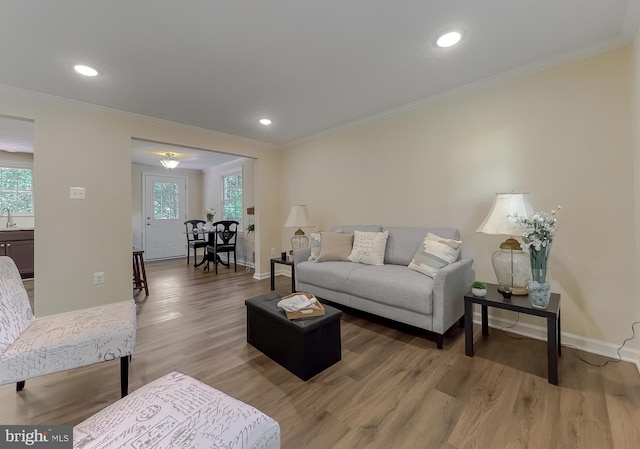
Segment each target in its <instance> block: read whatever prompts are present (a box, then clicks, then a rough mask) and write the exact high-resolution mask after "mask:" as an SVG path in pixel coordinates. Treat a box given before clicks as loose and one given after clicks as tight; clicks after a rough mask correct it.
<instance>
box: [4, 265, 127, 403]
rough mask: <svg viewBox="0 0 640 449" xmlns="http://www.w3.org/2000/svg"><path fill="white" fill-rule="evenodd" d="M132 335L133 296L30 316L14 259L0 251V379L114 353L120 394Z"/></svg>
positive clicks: (18, 378) (19, 380) (21, 378)
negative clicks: (61, 311)
mask: <svg viewBox="0 0 640 449" xmlns="http://www.w3.org/2000/svg"><path fill="white" fill-rule="evenodd" d="M135 340H136V306H135V303H134V301H133V300H129V301H122V302H117V303H113V304H107V305H103V306H96V307H90V308H86V309H82V310H77V311H73V312H66V313H60V314H57V315H50V316H45V317H42V318H34V317H33V312H32V310H31V305H30V304H29V297H28V295H27V292H26V290H25V288H24V284H23V283H22V279H21V278H20V273H19V272H18V269H17V268H16V265H15V263H14V262H13V260H12V259H11V258H9V257H5V256H2V257H0V385H5V384H9V383H14V382H15V383H16V384H17V388H16V389H17V391H20V390H22V389H23V388H24V385H25V381H26V380H27V379H31V378H34V377H38V376H43V375H45V374H51V373H55V372H58V371H64V370H68V369H73V368H79V367H81V366H86V365H91V364H94V363H99V362H104V361H107V360H114V359H116V358H120V383H121V394H122V396H123V397H124V396H126V395H127V392H128V385H129V358H130V356H131V354H132V353H133V347H134V345H135Z"/></svg>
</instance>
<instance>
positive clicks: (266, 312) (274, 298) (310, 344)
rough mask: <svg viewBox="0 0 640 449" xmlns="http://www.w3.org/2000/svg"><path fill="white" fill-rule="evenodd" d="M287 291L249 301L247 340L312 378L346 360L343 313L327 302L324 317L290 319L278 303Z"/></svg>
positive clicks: (284, 364)
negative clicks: (343, 358)
mask: <svg viewBox="0 0 640 449" xmlns="http://www.w3.org/2000/svg"><path fill="white" fill-rule="evenodd" d="M287 294H288V293H284V294H283V293H279V292H270V293H266V294H264V295H260V296H256V297H255V298H250V299H247V300H246V301H245V305H246V306H247V342H248V343H249V344H251V345H253V346H254V347H255V348H256V349H258V350H260V351H262V352H263V353H264V354H265V355H267V356H269V357H270V358H271V359H272V360H274V361H275V362H277V363H279V364H280V365H282V366H284V367H285V368H286V369H288V370H289V371H291V372H292V373H293V374H295V375H296V376H298V377H299V378H300V379H302V380H308V379H311V378H312V377H313V376H315V375H316V374H318V373H320V372H321V371H323V370H325V369H327V368H328V367H330V366H331V365H333V364H334V363H336V362H339V361H340V360H341V359H342V349H341V346H340V317H341V316H342V312H341V311H340V310H338V309H336V308H334V307H331V306H329V305H326V304H323V307H324V309H325V314H324V315H323V316H318V317H310V318H302V319H299V320H289V319H288V318H287V316H286V315H285V313H284V310H282V309H281V308H279V307H278V306H277V305H276V304H277V303H278V301H280V300H281V299H282V297H283V296H286V295H287Z"/></svg>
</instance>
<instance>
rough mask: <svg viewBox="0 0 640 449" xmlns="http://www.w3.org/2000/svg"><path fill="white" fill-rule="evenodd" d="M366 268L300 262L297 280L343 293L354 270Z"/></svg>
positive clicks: (341, 264)
mask: <svg viewBox="0 0 640 449" xmlns="http://www.w3.org/2000/svg"><path fill="white" fill-rule="evenodd" d="M366 267H367V265H363V264H360V263H353V262H322V263H315V262H300V263H299V264H298V265H296V279H297V280H298V281H300V282H304V283H305V284H312V285H317V286H319V287H326V288H329V289H331V290H335V291H342V292H343V291H345V290H346V288H347V282H348V279H349V275H350V274H351V273H352V272H353V271H354V270H360V269H363V268H366ZM403 268H406V267H403ZM407 271H410V270H408V269H407ZM422 277H425V276H422Z"/></svg>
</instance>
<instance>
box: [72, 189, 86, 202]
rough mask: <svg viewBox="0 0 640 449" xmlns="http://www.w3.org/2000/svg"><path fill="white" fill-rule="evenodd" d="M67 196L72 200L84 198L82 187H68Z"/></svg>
mask: <svg viewBox="0 0 640 449" xmlns="http://www.w3.org/2000/svg"><path fill="white" fill-rule="evenodd" d="M69 198H71V199H72V200H83V199H84V198H85V189H84V187H70V188H69Z"/></svg>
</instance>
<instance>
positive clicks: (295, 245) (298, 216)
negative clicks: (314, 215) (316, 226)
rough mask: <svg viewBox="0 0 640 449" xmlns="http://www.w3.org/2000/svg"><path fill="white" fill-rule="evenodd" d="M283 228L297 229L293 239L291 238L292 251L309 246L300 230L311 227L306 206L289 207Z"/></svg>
mask: <svg viewBox="0 0 640 449" xmlns="http://www.w3.org/2000/svg"><path fill="white" fill-rule="evenodd" d="M284 227H285V228H298V230H297V231H296V232H295V234H294V235H293V237H291V250H292V251H293V250H296V249H300V248H307V247H308V246H309V237H307V236H306V235H304V231H303V230H302V229H301V228H310V227H313V225H312V224H311V217H309V212H308V211H307V206H306V205H304V204H302V205H297V206H291V210H290V211H289V217H288V218H287V221H285V223H284Z"/></svg>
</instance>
